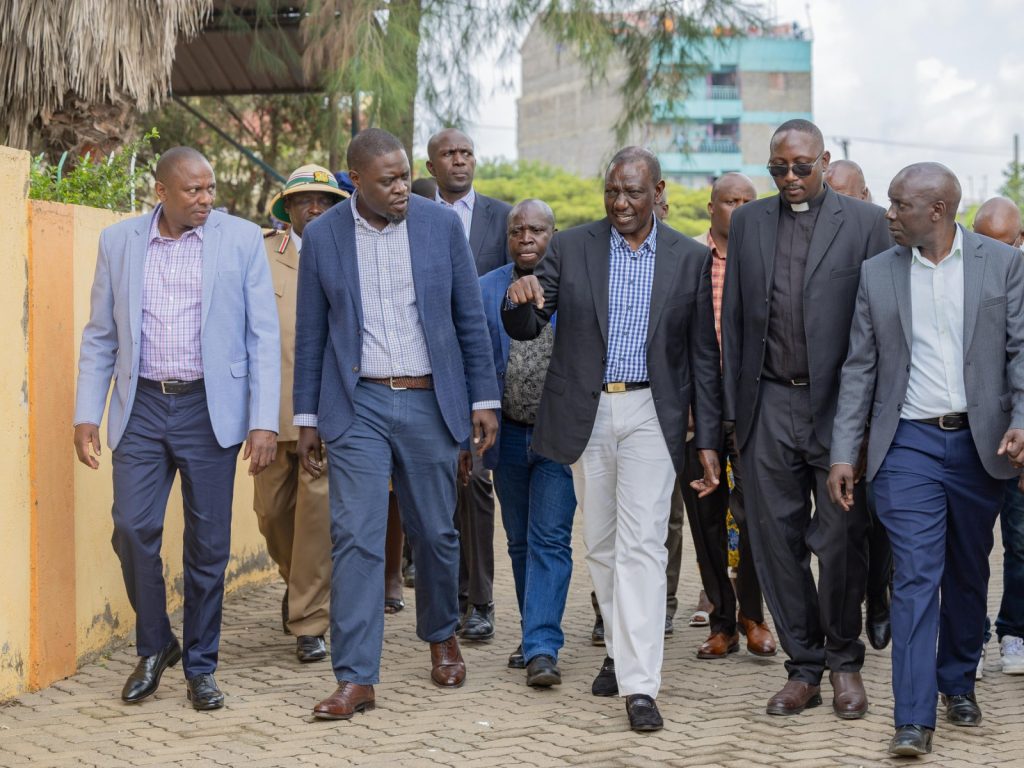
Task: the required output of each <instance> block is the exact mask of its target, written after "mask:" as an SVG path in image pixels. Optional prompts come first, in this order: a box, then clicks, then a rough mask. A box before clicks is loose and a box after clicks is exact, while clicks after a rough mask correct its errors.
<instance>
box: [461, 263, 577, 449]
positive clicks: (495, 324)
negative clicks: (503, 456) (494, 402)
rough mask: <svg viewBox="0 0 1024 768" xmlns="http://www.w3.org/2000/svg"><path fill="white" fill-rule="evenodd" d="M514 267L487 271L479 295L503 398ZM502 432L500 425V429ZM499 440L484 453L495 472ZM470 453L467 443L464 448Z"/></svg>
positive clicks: (554, 317)
mask: <svg viewBox="0 0 1024 768" xmlns="http://www.w3.org/2000/svg"><path fill="white" fill-rule="evenodd" d="M514 268H515V264H506V265H505V266H503V267H498V268H497V269H495V270H493V271H491V272H488V273H487V274H486V275H484V276H483V277H481V278H480V293H481V294H482V295H483V300H484V314H485V315H486V317H487V330H488V331H489V332H490V334H491V347H492V351H493V353H494V370H495V373H497V375H498V392H499V393H500V397H504V396H505V369H506V367H507V366H508V352H509V348H510V347H511V345H512V340H511V339H510V338H509V335H508V332H507V331H506V330H505V326H504V324H503V323H502V322H501V306H502V305H503V304H504V303H505V294H506V293H508V286H509V283H510V282H511V281H512V270H513V269H514ZM556 318H557V314H555V315H552V316H551V330H554V329H555V320H556ZM499 429H500V426H499ZM500 444H501V441H500V440H497V441H495V443H494V447H493V448H491V449H490V450H489V451H487V453H485V454H484V466H485V467H487V468H488V469H494V468H495V467H496V466H498V458H499V453H500V452H499V450H498V448H499V446H500ZM465 447H466V450H469V446H468V444H467V445H466V446H465Z"/></svg>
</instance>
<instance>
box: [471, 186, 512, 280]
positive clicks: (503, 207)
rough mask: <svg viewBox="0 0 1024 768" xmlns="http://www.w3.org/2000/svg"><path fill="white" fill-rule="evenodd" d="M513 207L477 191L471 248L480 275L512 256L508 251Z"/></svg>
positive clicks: (502, 263) (472, 221)
mask: <svg viewBox="0 0 1024 768" xmlns="http://www.w3.org/2000/svg"><path fill="white" fill-rule="evenodd" d="M511 210H512V206H511V205H509V204H508V203H506V202H504V201H503V200H495V199H494V198H493V197H488V196H487V195H481V194H480V193H479V192H477V193H476V202H475V203H474V204H473V218H472V219H470V222H469V249H470V250H471V251H473V260H474V261H475V262H476V273H477V276H479V277H483V276H484V275H486V274H487V273H488V272H491V271H492V270H495V269H497V268H498V267H502V266H504V265H505V264H507V263H509V262H510V261H511V260H512V259H511V258H510V257H509V253H508V214H509V211H511Z"/></svg>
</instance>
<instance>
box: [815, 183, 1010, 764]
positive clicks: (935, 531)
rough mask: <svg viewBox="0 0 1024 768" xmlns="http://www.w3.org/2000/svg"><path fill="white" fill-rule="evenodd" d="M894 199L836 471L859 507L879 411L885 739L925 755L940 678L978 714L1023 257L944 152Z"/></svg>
mask: <svg viewBox="0 0 1024 768" xmlns="http://www.w3.org/2000/svg"><path fill="white" fill-rule="evenodd" d="M889 199H890V201H891V203H890V205H889V210H888V212H887V213H886V218H887V219H888V220H889V226H890V229H891V230H892V232H893V235H894V237H895V239H896V243H897V245H896V247H894V248H891V249H890V250H887V251H886V252H885V253H883V254H881V255H879V256H877V257H876V258H874V259H872V260H871V261H869V262H866V263H865V264H864V266H863V267H862V268H861V279H860V288H859V290H858V293H857V305H856V311H855V313H854V318H853V327H852V330H851V332H850V345H849V346H850V351H849V356H848V357H847V359H846V363H845V364H844V366H843V371H842V384H841V387H840V397H839V406H838V410H837V412H836V417H835V424H834V427H833V432H832V456H831V460H832V464H833V466H832V470H831V472H830V474H829V481H828V485H829V493H830V495H831V498H832V501H833V503H836V504H839V505H841V506H842V508H843V509H849V508H850V506H851V505H852V499H853V484H854V465H855V464H856V463H857V456H858V453H859V452H860V449H861V443H862V442H863V441H864V433H865V430H866V428H867V423H868V422H869V421H870V434H869V436H868V438H867V444H868V450H867V478H868V480H870V481H872V482H873V487H874V492H875V501H876V505H877V511H878V518H879V519H880V520H881V521H882V523H883V525H885V527H886V529H887V530H888V532H889V538H890V541H891V542H892V550H893V556H894V561H895V569H894V585H893V586H894V589H893V605H892V648H893V650H892V681H893V692H894V695H895V699H896V706H895V711H894V716H895V722H896V734H895V736H894V737H893V739H892V742H891V743H890V745H889V751H890V753H892V754H896V755H920V754H924V753H926V752H930V751H931V738H932V732H933V731H934V728H935V698H936V693H941V694H942V700H943V703H944V704H945V709H946V719H947V720H949V721H950V722H951V723H953V724H954V725H961V726H976V725H978V724H980V722H981V710H980V709H979V707H978V704H977V701H976V700H975V697H974V675H975V668H976V667H977V665H978V658H979V657H980V655H981V646H982V634H983V632H984V622H985V602H986V591H987V588H988V577H989V564H988V556H989V553H990V551H991V550H992V538H993V537H992V528H993V526H994V524H995V520H996V515H997V514H998V512H999V506H1000V503H1001V501H1002V498H1003V489H1004V487H1005V485H1004V481H1005V480H1007V479H1009V478H1012V477H1015V476H1017V475H1019V474H1020V470H1019V467H1015V466H1014V465H1013V464H1011V461H1009V460H1008V459H1007V457H1006V456H1005V454H1007V453H1009V454H1010V455H1011V457H1013V458H1015V459H1016V460H1017V461H1018V462H1019V459H1020V446H1021V445H1022V444H1024V355H1022V354H1021V352H1022V350H1024V263H1022V261H1021V254H1020V251H1019V250H1017V249H1015V248H1012V247H1010V246H1008V245H1005V244H1003V243H999V242H997V241H995V240H990V239H989V238H987V237H981V236H979V235H975V234H974V233H972V232H967V231H965V230H964V229H962V228H961V227H959V226H958V225H957V224H956V210H957V206H958V205H959V203H960V185H959V183H958V182H957V180H956V177H955V176H953V174H952V173H951V172H950V171H949V169H947V168H945V167H944V166H942V165H939V164H938V163H918V164H916V165H911V166H909V167H907V168H904V169H903V170H902V171H900V173H899V174H897V176H896V178H895V179H893V181H892V184H891V185H890V186H889ZM940 591H941V595H942V597H941V607H940V598H939V593H940ZM936 639H937V640H938V657H937V658H936Z"/></svg>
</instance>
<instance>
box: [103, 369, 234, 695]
mask: <svg viewBox="0 0 1024 768" xmlns="http://www.w3.org/2000/svg"><path fill="white" fill-rule="evenodd" d="M239 447H240V446H238V445H233V446H230V447H228V448H222V447H221V446H220V445H219V444H218V443H217V438H216V436H215V435H214V433H213V426H212V425H211V423H210V413H209V411H208V410H207V405H206V392H205V391H203V390H202V389H199V390H198V391H196V392H190V393H189V394H187V395H164V394H162V393H160V392H159V391H156V390H153V389H148V388H145V387H143V386H139V389H138V392H137V393H136V395H135V403H134V405H133V406H132V412H131V416H130V417H129V418H128V426H127V427H126V428H125V432H124V436H123V437H122V438H121V442H120V443H118V446H117V450H115V451H114V453H113V458H112V463H113V474H114V507H113V518H114V536H113V539H112V540H111V543H112V544H113V545H114V551H115V552H117V556H118V557H119V558H120V560H121V573H122V574H123V576H124V585H125V589H126V590H127V591H128V599H129V600H130V601H131V604H132V608H134V609H135V621H136V625H135V638H136V646H137V649H138V654H139V656H152V655H153V654H155V653H157V652H158V651H160V649H161V648H163V647H164V646H166V645H167V644H168V643H170V642H171V641H172V640H173V639H174V635H173V634H172V633H171V623H170V620H169V619H168V617H167V594H166V587H165V585H164V566H163V561H162V559H161V557H160V545H161V542H162V541H163V532H164V515H165V514H166V512H167V497H168V496H169V495H170V492H171V484H172V483H173V481H174V475H175V474H176V473H180V474H181V495H182V500H183V502H184V510H185V539H184V570H185V574H184V585H185V620H184V629H183V641H184V642H183V645H184V647H183V649H182V656H183V667H184V669H185V676H186V677H193V676H195V675H199V674H204V673H207V672H213V671H214V670H216V668H217V650H218V647H219V645H220V622H221V603H222V602H223V599H224V569H225V568H227V564H228V558H229V556H230V554H231V500H232V496H233V494H234V482H235V466H236V463H237V461H238V449H239Z"/></svg>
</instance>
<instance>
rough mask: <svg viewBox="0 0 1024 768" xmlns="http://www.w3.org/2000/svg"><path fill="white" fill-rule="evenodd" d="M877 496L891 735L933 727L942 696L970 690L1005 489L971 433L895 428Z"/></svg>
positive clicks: (905, 425) (913, 424) (906, 426)
mask: <svg viewBox="0 0 1024 768" xmlns="http://www.w3.org/2000/svg"><path fill="white" fill-rule="evenodd" d="M873 488H874V492H875V504H876V507H877V512H878V519H879V520H881V521H882V524H883V525H884V526H885V528H886V530H887V531H888V532H889V541H890V542H891V544H892V552H893V565H894V568H893V600H892V616H891V620H892V686H893V694H894V696H895V700H896V706H895V711H894V717H895V721H896V727H897V728H898V727H900V726H902V725H911V724H914V725H924V726H927V727H929V728H934V727H935V705H936V697H937V694H938V693H939V692H941V693H944V694H947V695H957V694H965V693H970V692H972V691H973V690H974V672H975V669H976V667H977V666H978V659H979V658H980V657H981V646H982V634H983V632H984V625H985V601H986V595H987V592H988V577H989V563H988V557H989V553H990V552H991V551H992V540H993V537H992V529H993V527H994V526H995V521H996V516H997V515H998V513H999V505H1000V502H1001V501H1002V498H1003V481H1001V480H996V479H994V478H993V477H991V476H990V475H989V474H988V473H987V472H986V471H985V468H984V467H983V466H982V464H981V460H980V459H979V458H978V450H977V448H976V447H975V445H974V438H973V437H972V436H971V431H970V430H969V429H962V430H958V431H955V432H949V431H943V430H942V429H940V428H939V427H937V426H931V425H926V424H920V423H917V422H913V421H901V422H900V424H899V427H898V428H897V429H896V435H895V437H894V438H893V441H892V445H891V446H890V448H889V453H888V454H886V457H885V460H884V461H883V462H882V466H881V468H880V469H879V470H878V474H877V475H875V479H874V482H873ZM936 639H937V640H938V653H937V654H936Z"/></svg>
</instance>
